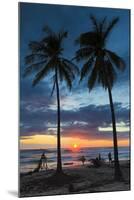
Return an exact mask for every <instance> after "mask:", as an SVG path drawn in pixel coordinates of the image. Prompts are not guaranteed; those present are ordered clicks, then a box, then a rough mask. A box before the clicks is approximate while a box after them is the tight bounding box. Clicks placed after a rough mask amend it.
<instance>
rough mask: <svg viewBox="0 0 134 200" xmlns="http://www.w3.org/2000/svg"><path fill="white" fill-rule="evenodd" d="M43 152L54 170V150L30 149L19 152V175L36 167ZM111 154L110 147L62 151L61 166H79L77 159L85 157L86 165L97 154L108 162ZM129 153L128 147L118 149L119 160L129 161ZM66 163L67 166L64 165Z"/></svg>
mask: <svg viewBox="0 0 134 200" xmlns="http://www.w3.org/2000/svg"><path fill="white" fill-rule="evenodd" d="M43 152H45V154H46V156H47V161H48V168H49V169H54V168H56V159H57V157H56V156H57V153H56V149H31V150H20V173H24V172H28V171H31V170H33V169H35V167H37V165H38V162H39V160H40V157H41V154H42V153H43ZM109 152H111V154H112V158H113V148H112V147H99V148H98V147H95V148H93V147H92V148H87V147H86V148H80V149H77V150H70V149H62V164H63V168H64V167H70V165H69V163H70V164H71V166H74V165H81V162H80V161H79V158H80V157H81V156H83V155H84V156H85V158H86V163H90V162H89V160H90V159H92V158H96V157H97V156H98V154H99V153H100V154H101V157H102V158H103V159H105V161H108V153H109ZM129 159H130V152H129V147H119V160H129ZM66 163H67V164H68V165H66Z"/></svg>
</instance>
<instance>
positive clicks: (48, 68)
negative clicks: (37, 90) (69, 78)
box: [32, 60, 54, 86]
mask: <svg viewBox="0 0 134 200" xmlns="http://www.w3.org/2000/svg"><path fill="white" fill-rule="evenodd" d="M53 68H54V63H53V60H50V61H49V62H48V63H47V64H46V65H45V66H44V67H43V69H41V70H40V71H39V72H38V73H37V74H36V75H35V78H34V80H33V83H32V85H33V86H36V85H37V84H38V83H39V81H41V80H42V79H43V78H44V77H45V76H46V75H47V74H48V73H49V72H50V71H52V69H53Z"/></svg>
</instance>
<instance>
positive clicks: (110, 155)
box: [108, 152, 112, 164]
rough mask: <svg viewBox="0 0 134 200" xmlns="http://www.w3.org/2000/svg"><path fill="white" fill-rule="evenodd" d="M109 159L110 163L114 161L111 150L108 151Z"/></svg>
mask: <svg viewBox="0 0 134 200" xmlns="http://www.w3.org/2000/svg"><path fill="white" fill-rule="evenodd" d="M108 160H109V164H111V163H112V154H111V152H109V153H108Z"/></svg>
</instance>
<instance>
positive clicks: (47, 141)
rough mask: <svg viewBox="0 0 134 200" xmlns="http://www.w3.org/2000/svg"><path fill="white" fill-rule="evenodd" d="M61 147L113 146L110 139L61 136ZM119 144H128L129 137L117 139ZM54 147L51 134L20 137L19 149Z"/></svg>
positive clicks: (53, 138)
mask: <svg viewBox="0 0 134 200" xmlns="http://www.w3.org/2000/svg"><path fill="white" fill-rule="evenodd" d="M61 143H62V147H65V148H72V147H73V145H74V144H76V145H78V147H110V146H113V142H112V140H111V139H109V140H106V139H103V140H102V139H90V140H89V139H80V138H72V137H62V138H61ZM118 145H119V146H129V139H120V140H119V141H118ZM52 147H53V148H54V147H56V136H52V135H34V136H28V137H26V139H25V137H24V138H22V139H20V148H21V149H31V148H52Z"/></svg>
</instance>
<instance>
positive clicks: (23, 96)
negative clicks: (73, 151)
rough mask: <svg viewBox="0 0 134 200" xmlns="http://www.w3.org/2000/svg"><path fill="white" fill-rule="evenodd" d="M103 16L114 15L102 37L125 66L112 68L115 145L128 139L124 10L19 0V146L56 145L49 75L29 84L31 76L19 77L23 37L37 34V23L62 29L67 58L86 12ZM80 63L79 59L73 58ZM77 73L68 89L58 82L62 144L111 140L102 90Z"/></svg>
mask: <svg viewBox="0 0 134 200" xmlns="http://www.w3.org/2000/svg"><path fill="white" fill-rule="evenodd" d="M90 14H93V15H95V16H96V17H97V18H98V19H101V18H103V17H105V16H107V19H108V20H111V19H112V18H113V17H119V18H120V21H119V23H118V25H117V26H116V27H115V28H114V29H113V32H112V34H111V35H110V37H109V40H108V41H107V48H108V49H110V50H112V51H114V52H116V53H117V54H118V55H119V56H121V57H123V58H124V60H125V62H126V70H125V71H124V72H123V73H120V74H118V78H117V81H116V83H115V85H114V88H113V90H112V93H113V100H114V106H115V113H116V120H117V132H118V139H119V141H118V142H119V145H120V146H126V145H129V125H130V124H129V123H130V121H129V109H130V107H129V106H130V105H129V10H127V9H126V10H121V9H102V8H90V7H74V6H58V5H57V6H56V5H45V4H30V3H21V4H20V147H21V148H48V147H56V94H55V93H54V95H53V97H51V96H50V94H51V90H52V78H51V77H52V76H51V74H50V75H49V76H48V78H47V79H45V80H43V81H41V82H40V83H39V84H38V85H37V86H36V87H34V88H33V87H32V86H31V85H32V77H33V76H31V77H28V78H25V79H24V78H23V77H22V74H23V73H24V69H25V63H24V57H25V56H26V55H27V54H28V53H29V51H28V43H29V42H30V41H38V40H40V39H41V38H42V37H43V36H44V33H43V32H42V28H43V27H44V26H45V25H48V26H50V27H51V28H52V29H53V30H54V31H59V30H61V29H62V30H63V29H64V30H67V31H68V38H67V39H66V40H65V42H64V48H65V51H64V57H66V58H68V59H71V58H72V57H74V55H75V51H76V50H77V49H78V46H76V45H74V41H75V39H76V38H78V36H79V35H80V33H82V32H87V31H89V30H91V29H92V26H91V23H90V20H89V16H90ZM77 65H78V66H79V68H81V66H82V63H80V64H77ZM78 82H79V77H77V78H76V80H75V81H74V83H73V88H72V91H71V92H70V91H68V89H67V88H66V86H65V84H64V83H62V84H60V94H61V137H62V147H71V146H73V145H74V144H77V145H78V146H79V147H94V146H95V147H99V146H112V125H111V113H110V107H109V98H108V93H107V91H105V90H104V89H102V88H101V87H100V86H98V85H96V87H95V88H94V89H93V90H92V91H91V92H90V93H89V91H88V89H87V84H86V81H83V82H82V83H81V84H79V83H78Z"/></svg>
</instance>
